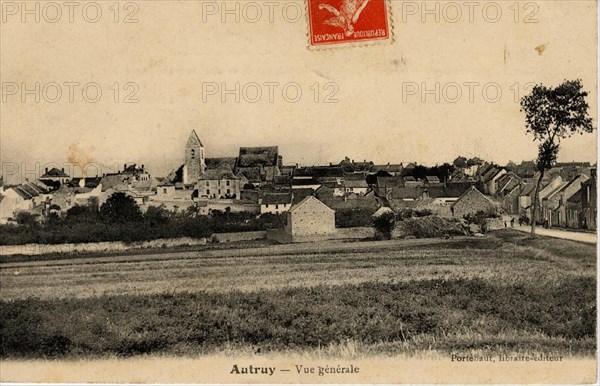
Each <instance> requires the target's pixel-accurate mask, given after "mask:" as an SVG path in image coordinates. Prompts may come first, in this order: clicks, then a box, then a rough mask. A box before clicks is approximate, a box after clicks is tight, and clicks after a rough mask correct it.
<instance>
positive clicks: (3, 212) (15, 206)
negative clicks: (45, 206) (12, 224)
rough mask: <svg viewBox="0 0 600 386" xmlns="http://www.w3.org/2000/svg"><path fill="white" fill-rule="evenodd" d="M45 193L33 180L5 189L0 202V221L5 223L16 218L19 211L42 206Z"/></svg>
mask: <svg viewBox="0 0 600 386" xmlns="http://www.w3.org/2000/svg"><path fill="white" fill-rule="evenodd" d="M43 193H44V192H43V190H42V189H41V188H39V187H37V186H36V185H35V184H33V183H31V182H26V183H23V184H21V185H17V186H12V187H10V188H7V189H5V190H4V192H3V193H2V202H0V223H2V224H5V223H7V222H8V221H9V220H10V219H13V220H14V219H15V217H16V215H17V213H19V212H24V211H31V210H33V209H34V208H35V207H38V206H40V205H41V204H42V203H43V202H44V201H45V200H46V197H45V196H43Z"/></svg>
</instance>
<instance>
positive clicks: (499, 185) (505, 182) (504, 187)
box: [496, 172, 523, 197]
mask: <svg viewBox="0 0 600 386" xmlns="http://www.w3.org/2000/svg"><path fill="white" fill-rule="evenodd" d="M522 181H523V179H522V178H521V177H519V176H518V175H516V174H515V173H513V172H508V173H506V174H504V175H503V176H502V177H500V178H499V179H498V180H497V181H496V195H497V196H500V197H503V196H504V195H506V194H508V193H510V192H512V191H513V189H514V188H515V187H517V186H518V185H519V184H521V182H522Z"/></svg>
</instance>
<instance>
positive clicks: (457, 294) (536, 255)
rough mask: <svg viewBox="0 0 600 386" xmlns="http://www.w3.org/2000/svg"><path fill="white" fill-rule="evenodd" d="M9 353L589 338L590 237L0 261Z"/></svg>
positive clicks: (447, 347)
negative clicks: (585, 241)
mask: <svg viewBox="0 0 600 386" xmlns="http://www.w3.org/2000/svg"><path fill="white" fill-rule="evenodd" d="M0 283H1V287H0V307H1V311H0V313H1V314H0V332H1V335H2V345H1V347H0V355H1V356H2V357H4V358H23V357H26V358H42V357H46V358H48V357H105V356H114V355H117V356H130V355H138V354H175V355H195V354H205V353H213V352H222V351H228V350H229V351H234V352H259V351H260V352H270V351H275V352H281V351H283V352H285V351H291V352H304V351H307V352H314V351H318V352H324V353H330V354H331V355H334V356H335V355H375V354H390V355H395V354H409V355H425V354H428V353H438V352H439V353H450V352H455V351H461V352H489V351H493V352H494V353H514V352H526V351H535V352H540V353H548V354H549V353H560V354H564V355H575V356H591V355H594V352H595V347H596V343H595V337H596V331H595V325H596V251H595V246H594V245H588V244H582V243H577V242H571V241H565V240H559V239H552V238H539V239H537V240H529V239H528V238H527V235H525V234H523V233H519V232H515V231H511V230H504V231H499V232H496V233H494V234H492V235H490V236H488V237H485V238H456V239H451V240H440V239H435V240H434V239H432V240H393V241H386V242H351V243H350V242H343V241H332V242H324V243H319V244H297V245H281V246H279V245H278V246H264V247H256V248H250V249H244V250H235V249H224V250H208V251H199V252H190V251H188V252H177V253H165V254H157V255H148V256H143V255H134V256H110V257H106V258H102V257H95V258H81V259H70V260H64V261H61V260H52V261H32V262H5V263H2V264H0Z"/></svg>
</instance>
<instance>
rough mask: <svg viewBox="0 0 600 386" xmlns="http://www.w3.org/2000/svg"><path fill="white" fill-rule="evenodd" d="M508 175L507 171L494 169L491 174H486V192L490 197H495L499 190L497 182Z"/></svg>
mask: <svg viewBox="0 0 600 386" xmlns="http://www.w3.org/2000/svg"><path fill="white" fill-rule="evenodd" d="M506 173H507V172H506V169H504V168H493V169H491V172H488V173H486V175H485V176H484V180H483V181H484V183H485V187H486V190H487V192H488V193H489V194H490V195H492V196H493V195H495V194H496V191H497V190H498V185H497V181H498V180H499V179H500V178H501V177H502V176H503V175H505V174H506Z"/></svg>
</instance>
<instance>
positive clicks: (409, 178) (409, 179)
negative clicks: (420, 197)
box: [404, 176, 417, 182]
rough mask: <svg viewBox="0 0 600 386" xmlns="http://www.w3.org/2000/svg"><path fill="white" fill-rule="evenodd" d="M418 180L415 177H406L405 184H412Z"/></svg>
mask: <svg viewBox="0 0 600 386" xmlns="http://www.w3.org/2000/svg"><path fill="white" fill-rule="evenodd" d="M416 180H417V179H416V178H415V177H413V176H404V182H407V181H411V182H412V181H416Z"/></svg>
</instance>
